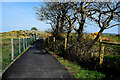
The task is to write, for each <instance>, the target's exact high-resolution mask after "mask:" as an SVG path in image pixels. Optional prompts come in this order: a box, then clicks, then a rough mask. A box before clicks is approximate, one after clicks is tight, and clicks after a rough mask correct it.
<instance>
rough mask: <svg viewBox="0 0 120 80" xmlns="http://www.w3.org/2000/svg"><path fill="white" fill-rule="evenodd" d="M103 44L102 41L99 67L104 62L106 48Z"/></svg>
mask: <svg viewBox="0 0 120 80" xmlns="http://www.w3.org/2000/svg"><path fill="white" fill-rule="evenodd" d="M101 42H102V39H101V40H100V51H99V58H100V62H99V65H101V64H102V62H103V56H104V48H105V47H104V45H103V44H102V43H101Z"/></svg>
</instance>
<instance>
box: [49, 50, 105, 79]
mask: <svg viewBox="0 0 120 80" xmlns="http://www.w3.org/2000/svg"><path fill="white" fill-rule="evenodd" d="M48 52H49V53H51V54H52V55H53V56H54V57H55V58H56V59H57V60H58V61H59V62H60V63H61V64H62V65H63V66H64V67H65V68H67V70H68V71H69V72H71V73H72V74H73V75H74V77H75V78H76V79H89V80H90V79H92V80H96V79H102V78H105V74H103V73H101V72H97V71H90V70H86V69H84V68H83V67H81V66H80V65H78V64H77V63H76V62H70V61H68V60H65V59H63V58H61V57H59V56H57V55H55V54H54V53H53V52H52V51H49V50H48Z"/></svg>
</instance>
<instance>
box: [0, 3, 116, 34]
mask: <svg viewBox="0 0 120 80" xmlns="http://www.w3.org/2000/svg"><path fill="white" fill-rule="evenodd" d="M38 4H40V5H42V4H43V2H2V30H1V31H0V32H8V31H13V30H30V29H31V28H32V27H36V28H38V29H39V30H41V31H45V30H48V29H49V28H51V27H50V25H49V24H46V23H45V22H42V21H39V20H37V17H36V14H35V11H34V10H33V9H34V7H35V6H38ZM0 22H1V21H0ZM97 31H99V28H98V27H97V26H96V25H94V24H93V25H89V27H87V28H85V32H88V33H93V32H97ZM104 33H118V26H116V27H113V28H111V29H108V30H105V31H104Z"/></svg>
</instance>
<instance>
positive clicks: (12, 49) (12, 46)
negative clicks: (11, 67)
mask: <svg viewBox="0 0 120 80" xmlns="http://www.w3.org/2000/svg"><path fill="white" fill-rule="evenodd" d="M11 51H12V58H11V60H13V59H14V45H13V38H12V39H11Z"/></svg>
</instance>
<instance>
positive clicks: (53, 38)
mask: <svg viewBox="0 0 120 80" xmlns="http://www.w3.org/2000/svg"><path fill="white" fill-rule="evenodd" d="M51 38H52V40H51V42H52V43H53V45H52V47H53V51H54V52H55V48H56V43H57V40H56V38H55V37H51ZM46 40H47V41H46ZM49 40H50V37H48V38H46V39H45V38H44V41H43V43H44V45H49V44H50V43H51V42H50V41H49ZM45 41H46V42H45ZM104 44H110V45H118V46H120V43H118V42H105V41H102V39H100V44H99V50H98V51H99V52H98V53H99V56H98V57H99V65H100V66H101V64H102V63H103V58H104V50H105V45H104ZM50 45H51V44H50ZM48 47H49V46H48ZM66 48H67V38H64V50H66Z"/></svg>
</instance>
